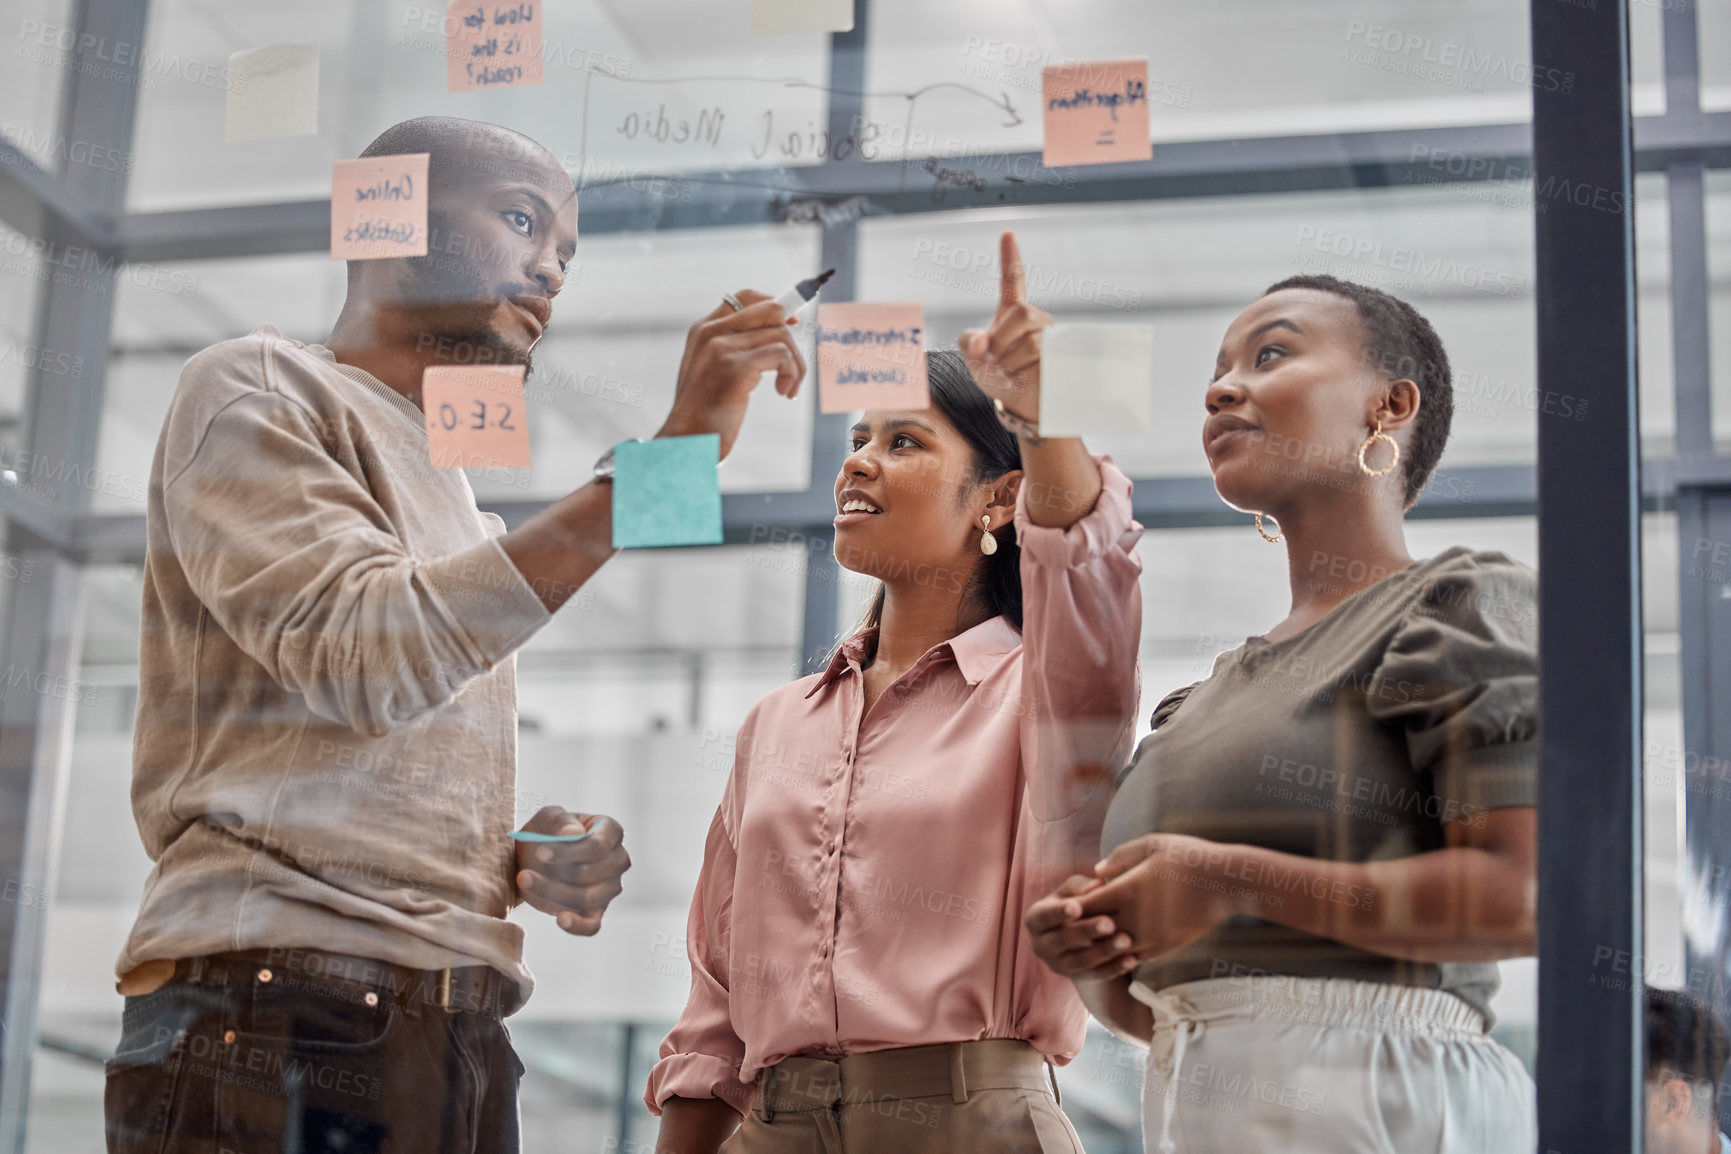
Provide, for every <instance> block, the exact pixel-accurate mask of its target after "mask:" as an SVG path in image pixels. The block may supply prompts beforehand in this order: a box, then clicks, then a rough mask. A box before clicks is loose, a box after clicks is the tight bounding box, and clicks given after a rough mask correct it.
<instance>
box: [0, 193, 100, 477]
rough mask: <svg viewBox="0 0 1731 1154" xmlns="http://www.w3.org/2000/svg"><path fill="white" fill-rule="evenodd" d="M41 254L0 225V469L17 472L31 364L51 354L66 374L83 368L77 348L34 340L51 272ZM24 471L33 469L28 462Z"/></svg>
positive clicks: (22, 237) (20, 235)
mask: <svg viewBox="0 0 1731 1154" xmlns="http://www.w3.org/2000/svg"><path fill="white" fill-rule="evenodd" d="M40 252H41V249H40V246H38V245H37V244H36V243H35V242H34V241H33V240H32V238H30V237H28V236H25V235H24V234H23V233H20V232H14V231H12V230H11V229H9V228H6V227H5V226H3V225H0V342H4V344H3V347H0V348H3V351H0V468H4V469H9V470H11V471H13V472H17V466H18V465H19V463H20V457H19V454H20V452H21V451H23V450H24V449H25V448H26V446H25V444H24V419H25V412H24V398H25V389H26V388H27V387H28V383H29V378H30V372H31V369H32V367H33V366H34V365H38V364H42V363H43V361H42V354H43V353H44V352H47V353H48V363H49V364H50V365H56V366H58V365H61V364H64V365H65V366H66V369H67V375H68V376H71V375H73V373H74V371H76V373H77V375H82V374H83V372H84V363H83V360H82V358H81V357H79V355H78V353H77V350H74V349H48V350H44V349H42V348H40V347H39V346H38V345H37V343H36V339H37V331H36V325H37V318H36V302H37V300H38V299H39V298H40V296H41V292H42V285H43V283H44V281H45V280H46V279H47V277H48V273H49V269H48V268H46V267H45V266H44V265H43V262H42V259H41V256H40ZM24 473H25V474H28V473H29V468H28V466H27V465H26V467H25V469H24ZM12 480H14V481H17V480H19V478H16V477H15V478H12ZM24 480H25V483H28V480H27V478H25V479H24Z"/></svg>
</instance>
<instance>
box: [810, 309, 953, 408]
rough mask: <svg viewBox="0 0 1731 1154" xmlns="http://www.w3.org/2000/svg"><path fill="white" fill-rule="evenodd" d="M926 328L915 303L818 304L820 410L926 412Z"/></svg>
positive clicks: (818, 388)
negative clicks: (924, 410)
mask: <svg viewBox="0 0 1731 1154" xmlns="http://www.w3.org/2000/svg"><path fill="white" fill-rule="evenodd" d="M925 324H926V310H925V306H923V305H919V304H884V303H881V302H877V301H869V302H865V301H858V302H852V303H848V304H834V305H825V304H820V305H818V306H817V399H818V408H819V409H820V410H821V411H823V412H825V413H851V412H853V411H854V410H855V409H925V408H929V407H930V406H931V394H930V393H929V392H928V391H927V390H926V342H925Z"/></svg>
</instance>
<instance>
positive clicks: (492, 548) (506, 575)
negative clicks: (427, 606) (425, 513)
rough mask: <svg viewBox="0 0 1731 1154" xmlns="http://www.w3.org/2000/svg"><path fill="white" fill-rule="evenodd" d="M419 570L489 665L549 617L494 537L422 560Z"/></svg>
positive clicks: (508, 651)
mask: <svg viewBox="0 0 1731 1154" xmlns="http://www.w3.org/2000/svg"><path fill="white" fill-rule="evenodd" d="M419 573H420V576H421V579H422V580H424V581H425V582H426V583H427V587H428V588H430V589H431V590H432V591H433V592H434V593H435V594H437V595H438V597H439V600H440V601H442V602H444V605H445V608H446V611H447V612H449V613H450V615H451V619H452V620H454V621H456V622H457V623H458V624H459V625H460V626H462V628H463V632H464V633H465V634H466V635H467V636H468V639H469V642H470V644H471V645H472V646H473V648H474V651H475V652H476V653H478V654H479V655H480V657H481V660H482V661H483V662H484V664H485V667H486V668H488V669H491V668H492V667H493V666H495V665H497V664H498V663H499V662H501V661H503V660H505V658H507V657H509V656H511V654H513V653H515V652H516V651H517V649H518V648H519V647H520V646H521V645H522V644H523V643H524V642H525V641H527V640H529V638H530V637H532V636H534V634H535V631H536V630H538V629H540V628H541V627H542V626H543V625H545V624H547V622H548V621H549V620H551V619H552V614H550V613H548V612H547V607H546V606H545V605H543V604H541V599H540V598H539V597H537V596H536V595H535V591H534V590H533V589H531V588H530V587H529V582H528V581H526V580H524V579H523V574H521V573H519V572H518V571H517V566H515V565H513V564H512V563H511V559H510V558H509V557H507V556H506V555H505V549H504V547H503V546H502V545H500V544H499V540H498V538H496V537H494V538H489V539H488V540H486V541H483V542H481V543H480V544H479V545H475V546H472V547H470V548H468V549H465V550H463V551H462V552H461V553H453V554H451V555H450V556H449V557H440V558H438V559H437V560H434V561H428V562H425V563H423V564H422V565H420V566H419Z"/></svg>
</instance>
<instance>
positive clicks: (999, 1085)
mask: <svg viewBox="0 0 1731 1154" xmlns="http://www.w3.org/2000/svg"><path fill="white" fill-rule="evenodd" d="M1050 1070H1051V1068H1050V1066H1048V1065H1047V1063H1046V1060H1045V1059H1044V1058H1042V1057H1041V1056H1040V1054H1039V1053H1038V1052H1037V1051H1035V1050H1034V1049H1033V1047H1031V1046H1029V1045H1028V1044H1027V1043H1026V1042H1016V1041H1007V1040H993V1041H985V1042H956V1043H952V1044H949V1045H939V1046H909V1047H905V1048H903V1049H897V1050H880V1051H877V1052H876V1053H872V1054H855V1055H851V1056H849V1057H846V1058H840V1059H824V1058H788V1059H786V1060H785V1061H783V1062H781V1063H779V1064H778V1065H775V1066H772V1067H770V1068H769V1069H766V1070H764V1071H763V1072H762V1074H760V1075H759V1077H758V1081H757V1096H756V1098H755V1099H754V1100H753V1104H752V1110H751V1113H749V1114H747V1115H746V1116H745V1121H744V1122H743V1123H741V1125H740V1127H739V1129H738V1130H737V1131H735V1133H734V1135H733V1137H731V1138H729V1139H728V1140H727V1141H726V1142H724V1143H723V1144H722V1146H721V1154H952V1152H962V1154H967V1152H970V1151H981V1152H982V1154H986V1152H991V1154H996V1152H998V1151H1003V1152H1005V1154H1082V1143H1081V1142H1080V1141H1079V1140H1078V1139H1077V1137H1076V1131H1075V1130H1074V1129H1073V1128H1071V1126H1070V1121H1069V1119H1067V1118H1065V1117H1064V1112H1063V1111H1062V1110H1060V1109H1059V1108H1058V1099H1057V1091H1056V1083H1055V1082H1054V1081H1052V1078H1051V1073H1050Z"/></svg>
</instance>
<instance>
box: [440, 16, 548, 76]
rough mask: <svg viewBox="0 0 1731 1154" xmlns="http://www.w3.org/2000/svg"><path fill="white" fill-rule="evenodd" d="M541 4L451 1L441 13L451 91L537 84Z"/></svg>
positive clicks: (539, 74)
mask: <svg viewBox="0 0 1731 1154" xmlns="http://www.w3.org/2000/svg"><path fill="white" fill-rule="evenodd" d="M541 4H542V0H518V2H516V3H510V4H500V3H492V2H479V0H451V4H450V6H449V7H447V8H446V9H445V83H446V86H447V87H448V88H449V89H450V91H452V92H473V91H474V90H475V89H477V88H515V87H518V86H520V85H525V84H539V83H541Z"/></svg>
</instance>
